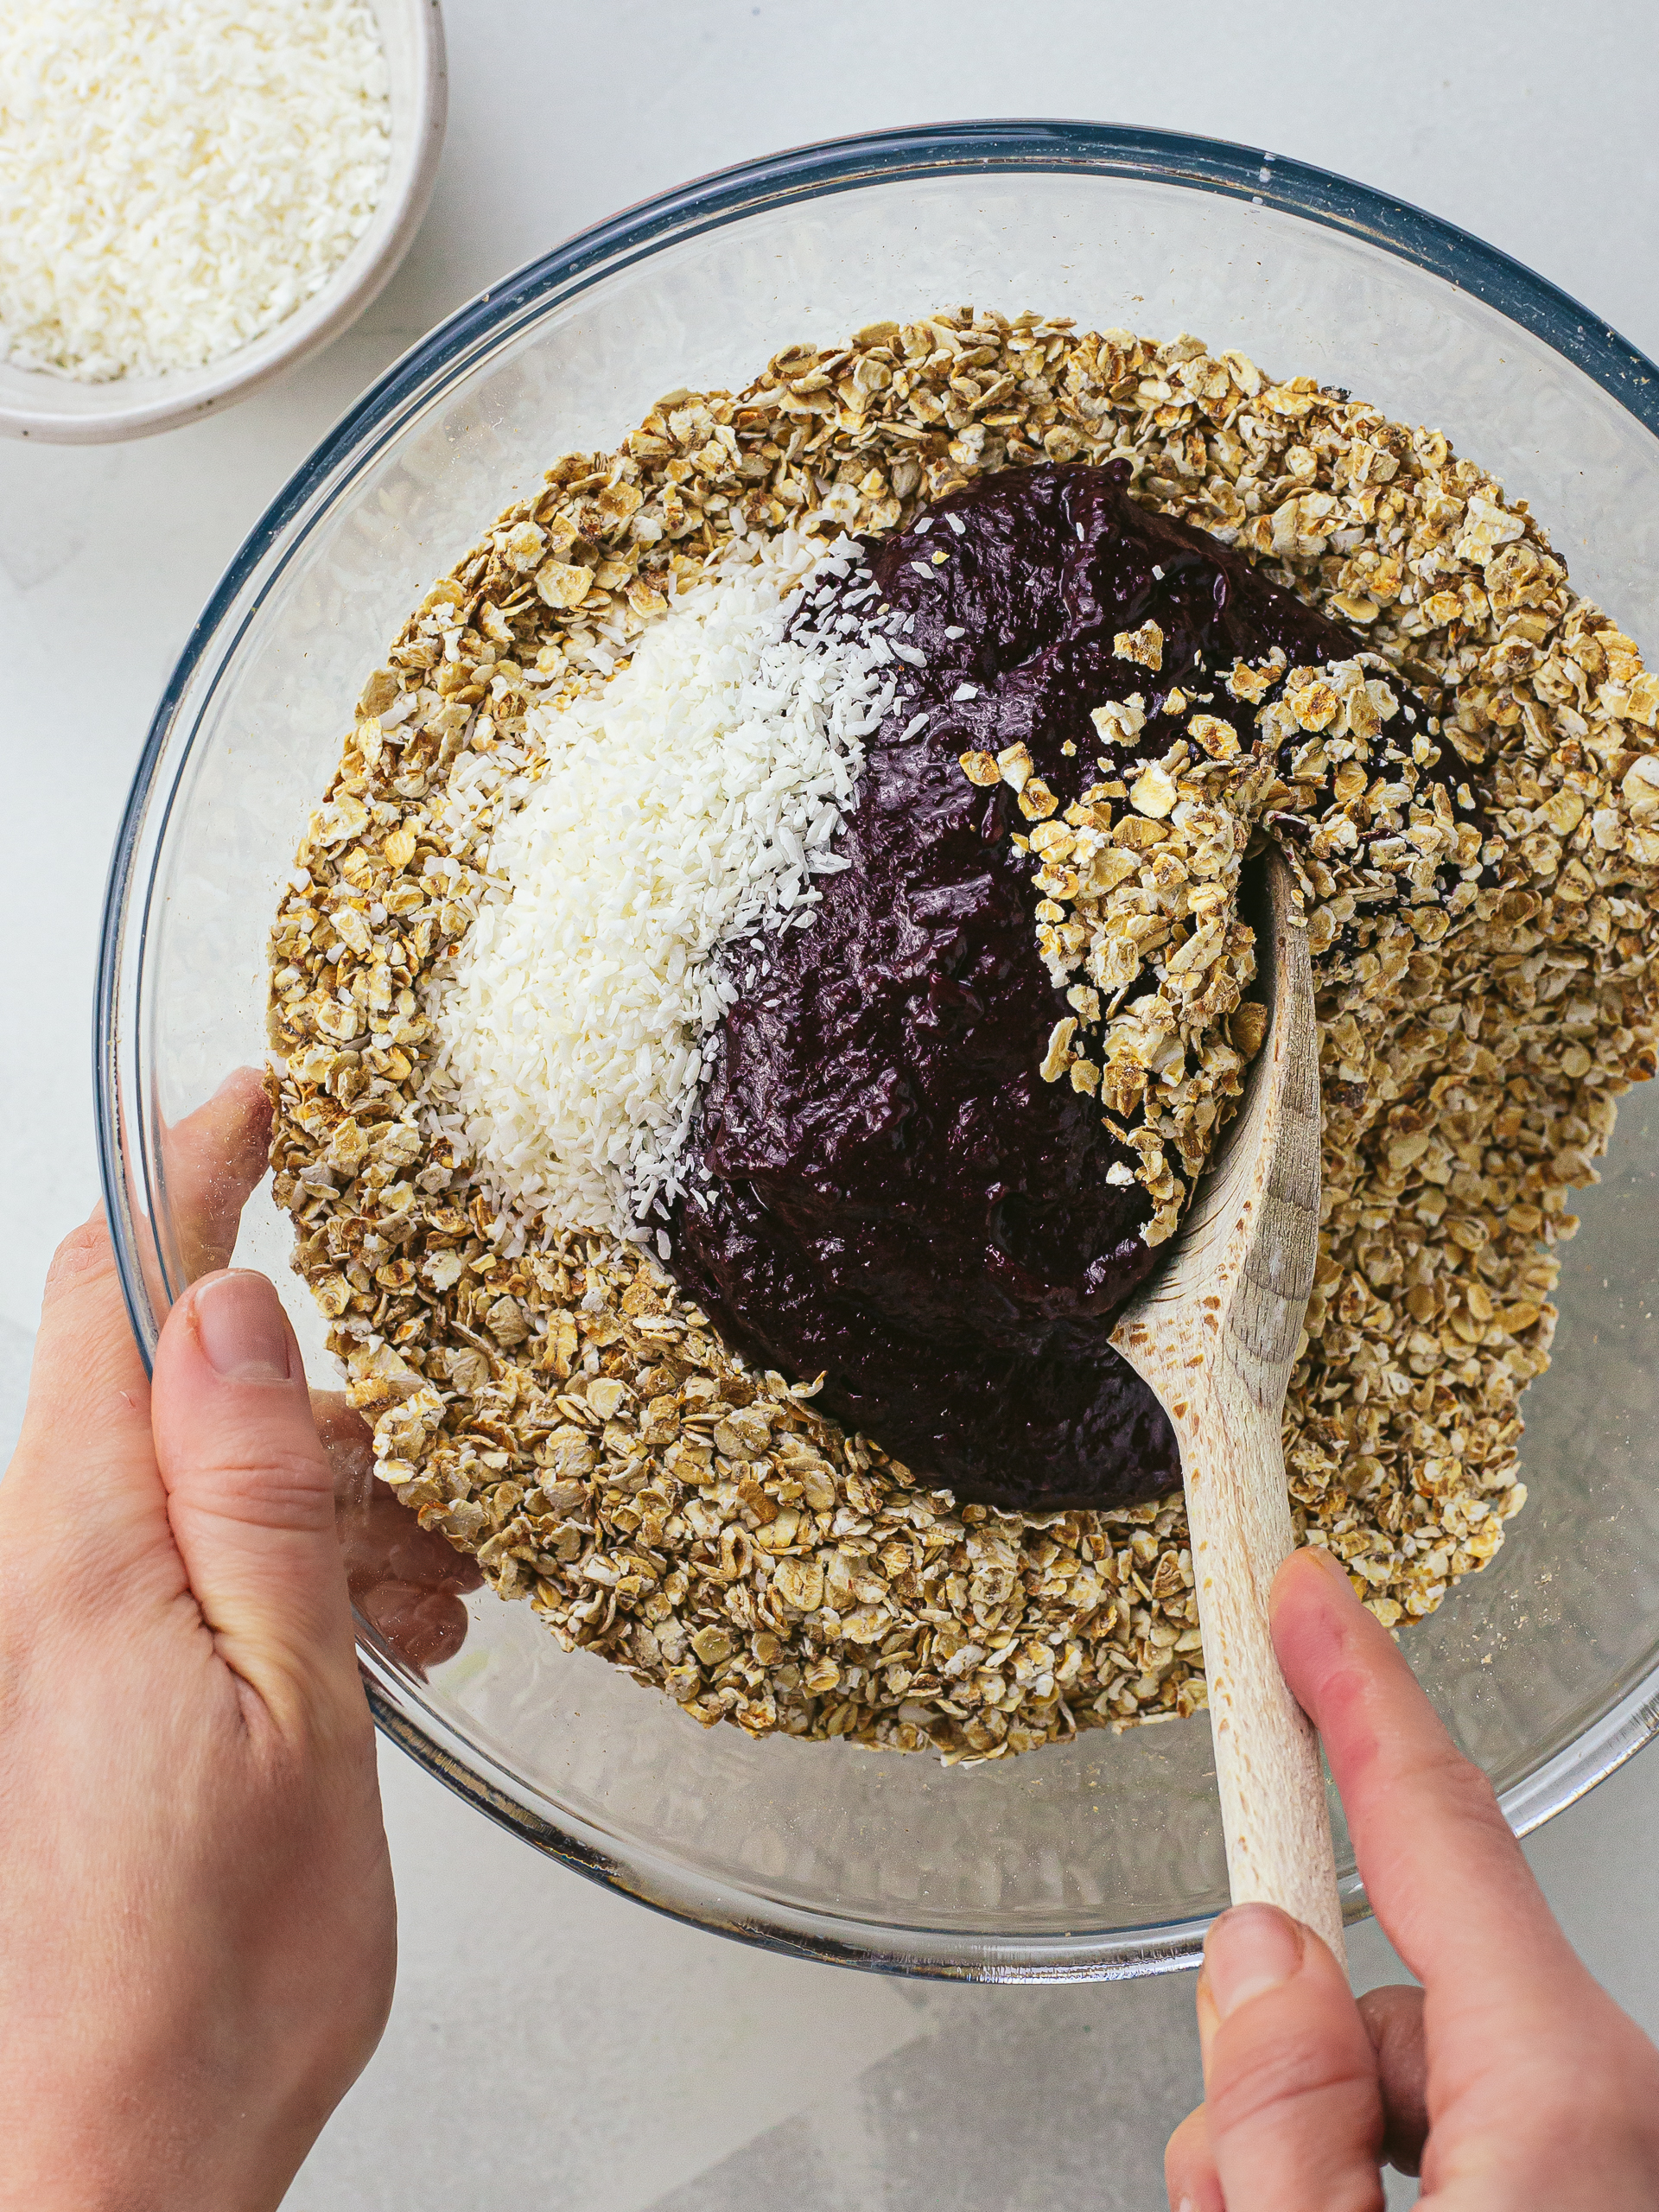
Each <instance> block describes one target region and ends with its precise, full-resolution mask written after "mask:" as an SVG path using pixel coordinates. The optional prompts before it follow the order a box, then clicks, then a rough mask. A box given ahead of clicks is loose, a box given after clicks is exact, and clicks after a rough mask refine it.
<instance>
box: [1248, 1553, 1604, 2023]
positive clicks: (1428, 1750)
mask: <svg viewBox="0 0 1659 2212" xmlns="http://www.w3.org/2000/svg"><path fill="white" fill-rule="evenodd" d="M1272 1620H1273V1638H1274V1649H1275V1650H1276V1651H1277V1652H1278V1655H1279V1662H1280V1664H1281V1667H1282V1668H1283V1669H1284V1670H1285V1679H1286V1681H1287V1682H1288V1683H1289V1684H1290V1687H1291V1689H1292V1690H1293V1692H1294V1694H1295V1696H1296V1698H1297V1700H1298V1701H1299V1702H1300V1705H1301V1707H1302V1708H1303V1710H1304V1711H1305V1712H1306V1713H1307V1715H1308V1717H1309V1718H1310V1719H1312V1721H1313V1725H1314V1726H1315V1727H1316V1728H1317V1729H1318V1730H1319V1736H1320V1739H1321V1741H1322V1742H1323V1744H1324V1745H1325V1757H1326V1758H1328V1759H1329V1761H1330V1763H1331V1771H1332V1775H1333V1777H1335V1780H1336V1784H1337V1788H1338V1789H1339V1790H1340V1791H1341V1793H1342V1802H1343V1805H1344V1808H1345V1810H1346V1812H1347V1815H1348V1826H1349V1831H1350V1833H1351V1835H1352V1837H1353V1840H1354V1850H1355V1853H1356V1856H1357V1859H1358V1861H1359V1871H1360V1873H1361V1875H1362V1877H1363V1879H1364V1883H1365V1887H1366V1890H1367V1891H1368V1893H1369V1895H1370V1900H1371V1904H1372V1905H1373V1906H1374V1908H1375V1909H1376V1914H1377V1917H1378V1918H1379V1919H1380V1920H1381V1921H1382V1923H1383V1926H1384V1927H1385V1928H1386V1929H1388V1931H1389V1936H1391V1937H1392V1938H1393V1941H1394V1943H1395V1948H1397V1949H1398V1951H1399V1953H1400V1955H1401V1956H1402V1958H1403V1959H1404V1961H1406V1964H1407V1965H1408V1967H1410V1968H1411V1971H1412V1972H1413V1974H1415V1975H1416V1976H1417V1978H1418V1980H1420V1981H1421V1982H1423V1983H1424V1984H1425V1985H1426V1986H1428V1987H1429V1988H1431V1989H1433V1987H1434V1986H1436V1983H1437V1982H1442V1981H1443V1982H1445V1983H1446V1984H1447V1985H1448V1986H1454V1985H1458V1984H1461V1985H1463V1986H1465V1987H1471V1988H1472V1987H1479V1988H1481V1989H1483V1990H1485V1991H1487V1992H1488V1993H1491V1995H1493V1996H1495V1997H1496V1996H1501V1995H1502V1994H1503V1993H1504V1991H1505V1990H1506V1989H1507V1990H1509V1991H1510V1992H1515V1991H1518V1990H1519V1989H1520V1988H1522V1986H1529V1985H1535V1984H1536V1983H1537V1982H1538V1981H1539V1980H1540V1978H1541V1977H1544V1976H1548V1977H1549V1978H1551V1979H1553V1980H1554V1979H1559V1977H1560V1975H1561V1974H1565V1973H1567V1972H1568V1971H1572V1972H1573V1973H1575V1974H1577V1973H1581V1972H1582V1969H1581V1968H1579V1967H1578V1966H1577V1961H1575V1960H1574V1958H1573V1953H1572V1951H1571V1949H1570V1948H1569V1947H1568V1945H1567V1940H1566V1938H1565V1937H1564V1936H1562V1934H1561V1932H1560V1929H1559V1928H1558V1927H1557V1926H1556V1924H1555V1922H1554V1917H1553V1916H1552V1915H1551V1913H1550V1911H1549V1908H1548V1906H1547V1905H1546V1904H1545V1903H1544V1900H1543V1897H1542V1896H1541V1894H1540V1891H1539V1889H1538V1886H1537V1884H1536V1883H1535V1881H1534V1879H1533V1878H1532V1874H1531V1872H1530V1870H1529V1867H1528V1866H1527V1863H1526V1860H1525V1859H1523V1858H1522V1855H1521V1848H1520V1846H1519V1845H1518V1844H1517V1843H1516V1840H1515V1839H1514V1837H1513V1836H1512V1835H1511V1834H1510V1829H1509V1825H1508V1823H1507V1822H1506V1821H1505V1820H1504V1818H1503V1814H1502V1813H1501V1812H1500V1811H1499V1810H1498V1807H1497V1799H1496V1798H1495V1797H1494V1796H1493V1795H1492V1790H1491V1785H1490V1783H1488V1782H1487V1780H1486V1778H1485V1777H1484V1775H1483V1774H1482V1773H1481V1772H1480V1770H1479V1769H1478V1768H1477V1767H1475V1766H1472V1765H1471V1764H1470V1762H1469V1761H1468V1760H1467V1759H1465V1758H1464V1757H1463V1756H1462V1755H1461V1753H1460V1752H1459V1751H1458V1750H1457V1748H1456V1746H1455V1745H1453V1743H1452V1739H1451V1738H1450V1737H1449V1736H1448V1735H1447V1734H1446V1730H1445V1728H1444V1727H1443V1726H1441V1724H1440V1719H1439V1717H1438V1716H1437V1715H1436V1713H1435V1712H1434V1709H1433V1706H1431V1705H1430V1703H1429V1701H1428V1700H1427V1697H1426V1696H1425V1695H1424V1694H1423V1692H1422V1690H1421V1688H1419V1686H1418V1683H1417V1680H1416V1678H1415V1676H1414V1675H1413V1673H1412V1671H1411V1669H1410V1667H1409V1666H1408V1664H1407V1662H1406V1661H1405V1659H1404V1657H1403V1656H1402V1654H1401V1653H1400V1651H1399V1650H1398V1649H1396V1648H1395V1644H1394V1643H1393V1640H1392V1639H1391V1638H1390V1637H1389V1633H1388V1630H1386V1629H1385V1628H1383V1625H1382V1624H1381V1623H1380V1622H1378V1621H1376V1620H1375V1619H1374V1618H1372V1616H1371V1615H1370V1613H1368V1612H1367V1611H1365V1608H1364V1607H1363V1605H1361V1604H1360V1603H1359V1601H1358V1599H1357V1598H1356V1597H1355V1596H1354V1594H1353V1591H1352V1589H1351V1587H1350V1586H1349V1582H1348V1578H1347V1576H1346V1574H1345V1573H1344V1572H1343V1571H1342V1569H1341V1567H1339V1566H1338V1564H1337V1562H1335V1561H1334V1560H1331V1559H1329V1558H1328V1556H1327V1555H1326V1554H1324V1553H1322V1552H1318V1551H1304V1552H1298V1553H1296V1554H1294V1555H1293V1557H1291V1558H1290V1559H1288V1560H1287V1561H1286V1562H1285V1564H1284V1566H1283V1567H1281V1569H1280V1571H1279V1576H1278V1579H1277V1580H1276V1581H1275V1583H1274V1590H1273V1600H1272Z"/></svg>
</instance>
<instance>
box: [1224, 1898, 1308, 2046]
mask: <svg viewBox="0 0 1659 2212" xmlns="http://www.w3.org/2000/svg"><path fill="white" fill-rule="evenodd" d="M1301 1963H1302V1935H1301V1930H1300V1929H1299V1928H1298V1927H1297V1925H1296V1923H1295V1922H1294V1920H1292V1919H1291V1917H1290V1916H1289V1915H1288V1914H1287V1913H1283V1912H1281V1911H1280V1910H1279V1908H1278V1906H1277V1905H1273V1904H1236V1905H1235V1906H1234V1907H1233V1909H1232V1910H1231V1911H1230V1912H1224V1913H1223V1914H1222V1916H1221V1918H1220V1919H1219V1920H1218V1921H1217V1923H1216V1924H1215V1926H1214V1927H1213V1928H1212V1929H1211V1930H1210V1934H1209V1936H1208V1938H1207V1939H1206V1941H1205V1946H1204V1978H1205V1981H1206V1982H1207V1983H1208V1984H1209V1986H1210V1994H1211V1998H1212V1999H1213V2000H1214V2003H1215V2007H1216V2011H1217V2013H1218V2014H1219V2016H1220V2017H1221V2018H1223V2019H1225V2018H1227V2016H1228V2015H1229V2013H1230V2012H1236V2011H1237V2010H1238V2008H1239V2006H1240V2005H1244V2004H1248V2003H1249V1999H1251V1998H1252V1997H1260V1996H1261V1995H1262V1993H1263V1991H1265V1990H1268V1989H1277V1988H1278V1987H1279V1986H1281V1983H1283V1982H1287V1981H1288V1980H1290V1978H1291V1976H1292V1975H1293V1974H1295V1973H1296V1972H1297V1970H1298V1969H1299V1968H1300V1966H1301Z"/></svg>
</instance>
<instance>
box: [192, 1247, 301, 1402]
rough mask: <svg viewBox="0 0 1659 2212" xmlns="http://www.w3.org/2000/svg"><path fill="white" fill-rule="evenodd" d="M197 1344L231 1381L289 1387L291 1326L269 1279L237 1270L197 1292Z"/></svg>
mask: <svg viewBox="0 0 1659 2212" xmlns="http://www.w3.org/2000/svg"><path fill="white" fill-rule="evenodd" d="M196 1340H197V1342H198V1343H199V1344H200V1346H201V1349H202V1351H203V1353H204V1354H205V1355H206V1357H207V1364H208V1365H209V1367H211V1368H212V1369H213V1371H214V1373H215V1374H216V1375H222V1376H224V1377H225V1379H226V1382H228V1383H286V1382H287V1381H288V1379H289V1366H288V1323H287V1322H286V1321H285V1320H284V1319H283V1309H282V1307H281V1306H280V1305H279V1304H278V1303H277V1294H276V1292H275V1291H274V1290H273V1289H272V1288H271V1287H270V1284H269V1283H268V1282H267V1281H265V1278H264V1275H261V1274H252V1273H251V1272H250V1271H248V1270H246V1269H244V1268H237V1269H235V1270H234V1271H233V1272H232V1273H231V1274H222V1275H215V1276H214V1277H213V1281H211V1282H207V1283H204V1284H203V1285H202V1287H201V1288H200V1290H199V1291H198V1292H197V1293H196Z"/></svg>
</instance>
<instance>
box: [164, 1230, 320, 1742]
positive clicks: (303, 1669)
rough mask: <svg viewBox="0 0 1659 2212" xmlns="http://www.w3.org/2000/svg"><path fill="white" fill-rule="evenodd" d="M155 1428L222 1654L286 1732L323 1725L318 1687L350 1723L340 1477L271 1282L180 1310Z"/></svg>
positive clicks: (212, 1295) (185, 1546)
mask: <svg viewBox="0 0 1659 2212" xmlns="http://www.w3.org/2000/svg"><path fill="white" fill-rule="evenodd" d="M151 1421H152V1427H153V1432H154V1435H155V1442H156V1460H157V1463H158V1465H159V1466H160V1469H161V1473H162V1480H163V1482H164V1483H165V1484H166V1487H167V1497H168V1516H169V1518H170V1520H171V1522H172V1528H173V1535H174V1540H175V1542H176V1544H177V1546H178V1549H179V1554H180V1556H181V1559H182V1560H183V1562H184V1567H185V1571H186V1573H188V1576H189V1579H190V1586H191V1588H192V1590H193V1591H194V1593H195V1598H196V1601H197V1603H198V1605H200V1608H201V1612H202V1617H203V1618H204V1620H205V1621H206V1622H207V1625H208V1627H209V1628H210V1629H211V1630H213V1635H214V1637H215V1638H216V1640H217V1643H218V1645H219V1650H220V1653H221V1655H222V1656H224V1658H225V1659H226V1662H228V1663H229V1664H230V1666H231V1667H232V1669H234V1670H235V1671H236V1673H237V1674H238V1675H241V1677H242V1678H243V1680H244V1681H246V1682H248V1683H249V1684H250V1685H251V1687H252V1688H254V1689H255V1690H256V1691H257V1693H258V1694H260V1696H261V1697H262V1698H263V1699H264V1701H265V1703H266V1704H267V1706H269V1707H270V1708H271V1709H272V1711H273V1713H275V1714H276V1715H277V1718H278V1719H279V1721H281V1720H289V1719H298V1718H299V1707H301V1706H303V1707H306V1708H307V1709H308V1710H310V1711H312V1712H313V1713H315V1693H316V1692H317V1690H318V1689H319V1688H325V1689H327V1690H329V1691H332V1692H333V1693H336V1694H340V1693H344V1694H346V1696H347V1702H348V1704H349V1703H353V1696H352V1694H353V1693H355V1702H354V1704H353V1710H355V1707H356V1706H357V1705H360V1702H361V1694H360V1691H359V1690H358V1688H357V1675H356V1667H355V1662H354V1658H353V1643H352V1629H351V1609H350V1606H349V1605H348V1603H347V1599H346V1577H345V1573H344V1571H343V1569H342V1567H341V1565H340V1546H339V1542H338V1540H337V1538H336V1535H335V1530H334V1477H333V1472H332V1471H331V1469H330V1466H329V1464H328V1460H327V1456H326V1454H325V1453H324V1452H323V1450H322V1447H321V1445H320V1444H319V1443H318V1441H317V1434H316V1430H315V1427H313V1425H312V1420H311V1408H310V1402H309V1397H308V1393H307V1390H306V1387H305V1376H304V1372H303V1370H302V1365H301V1361H300V1351H299V1346H298V1344H296V1342H295V1339H294V1332H293V1331H292V1330H291V1329H290V1328H289V1325H288V1321H287V1318H286V1316H285V1315H284V1314H283V1309H282V1306H281V1305H280V1304H279V1303H278V1300H277V1294H276V1292H275V1291H274V1290H273V1289H272V1287H271V1286H270V1283H269V1282H267V1281H266V1280H265V1278H264V1276H263V1275H258V1274H248V1273H244V1272H240V1271H238V1272H234V1273H224V1274H213V1275H209V1276H207V1277H206V1278H205V1279H204V1280H203V1281H200V1282H198V1283H194V1284H193V1285H192V1286H191V1287H190V1288H189V1289H188V1291H187V1292H186V1293H185V1294H184V1295H183V1297H181V1299H180V1300H179V1301H178V1303H177V1304H176V1305H175V1306H174V1308H173V1311H172V1312H171V1313H169V1314H168V1319H167V1325H166V1327H165V1328H164V1329H163V1330H162V1339H161V1343H160V1344H159V1345H158V1346H157V1348H156V1377H155V1389H154V1397H153V1403H152V1408H151ZM348 1686H349V1688H348Z"/></svg>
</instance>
